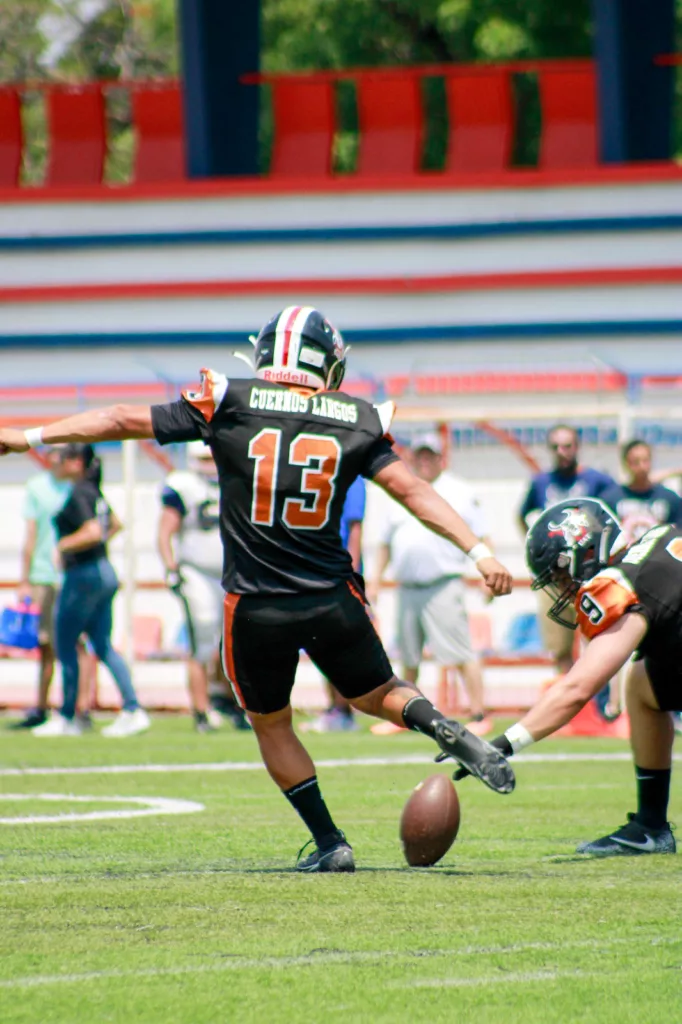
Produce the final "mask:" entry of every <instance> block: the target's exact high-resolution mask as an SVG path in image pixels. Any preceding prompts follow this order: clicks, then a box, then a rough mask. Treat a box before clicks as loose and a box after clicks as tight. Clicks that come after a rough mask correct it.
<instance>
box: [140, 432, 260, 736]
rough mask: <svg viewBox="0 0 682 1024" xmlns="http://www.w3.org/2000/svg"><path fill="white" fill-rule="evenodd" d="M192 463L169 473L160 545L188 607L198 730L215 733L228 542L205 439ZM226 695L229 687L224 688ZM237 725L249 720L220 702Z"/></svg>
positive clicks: (172, 585) (191, 449)
mask: <svg viewBox="0 0 682 1024" xmlns="http://www.w3.org/2000/svg"><path fill="white" fill-rule="evenodd" d="M187 454H188V468H187V470H185V471H176V472H173V473H171V474H170V476H168V477H167V479H166V481H165V484H164V487H163V491H162V493H161V505H162V509H161V518H160V520H159V527H158V537H157V543H158V549H159V554H160V555H161V560H162V561H163V564H164V568H165V570H166V583H167V585H168V587H169V589H170V590H172V591H173V593H174V594H176V595H177V596H178V597H179V599H180V601H181V603H182V607H183V611H184V614H185V621H186V625H187V634H188V640H189V645H190V657H189V661H188V689H189V694H190V700H191V703H192V713H193V715H194V721H195V725H196V729H197V731H198V732H202V733H205V732H211V731H213V728H214V727H215V725H217V724H218V722H219V721H220V717H219V716H218V715H216V714H215V713H213V714H212V713H211V709H210V703H209V685H210V684H209V673H214V672H215V671H217V670H218V662H219V659H218V658H217V657H216V655H217V651H218V645H219V642H220V632H221V628H222V621H223V599H224V594H223V589H222V586H221V582H220V580H221V577H222V572H223V545H222V542H221V540H220V530H219V519H218V515H219V497H220V495H219V488H218V471H217V470H216V465H215V462H214V461H213V455H212V454H211V449H210V448H209V447H208V446H207V445H205V444H204V442H203V441H192V442H191V443H190V444H188V445H187ZM220 689H221V695H222V692H223V691H224V687H221V688H220ZM221 707H222V709H223V710H224V711H225V714H227V715H229V717H230V718H232V720H233V722H234V724H235V726H236V727H237V728H240V729H245V728H248V727H249V726H248V722H247V721H246V718H245V716H244V714H243V712H242V711H241V709H240V708H238V707H237V705H236V704H234V702H232V701H230V700H228V699H225V700H222V701H221Z"/></svg>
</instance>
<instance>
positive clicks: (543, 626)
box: [519, 423, 616, 675]
mask: <svg viewBox="0 0 682 1024" xmlns="http://www.w3.org/2000/svg"><path fill="white" fill-rule="evenodd" d="M547 447H548V448H549V451H550V452H551V455H552V468H551V469H549V470H547V471H545V472H543V473H538V474H537V475H536V476H534V477H533V479H532V481H531V484H530V487H529V488H528V491H527V493H526V497H525V498H524V501H523V504H522V505H521V509H520V512H519V525H520V526H521V530H522V532H523V535H524V537H525V535H526V533H527V531H528V528H529V526H532V523H533V521H534V520H535V519H536V518H537V516H538V515H539V514H540V513H541V512H543V511H544V510H545V509H546V508H549V506H550V505H555V504H556V503H557V502H558V501H563V499H564V498H602V497H603V495H604V493H605V492H606V491H607V490H609V489H611V488H613V487H615V486H616V483H615V480H613V479H612V477H610V476H609V475H608V474H607V473H602V472H601V470H598V469H591V468H590V467H589V466H581V465H580V464H579V462H578V456H579V453H580V439H579V437H578V432H577V430H576V429H575V427H569V426H567V425H566V424H565V423H557V424H556V426H554V427H552V429H551V430H550V431H549V433H548V435H547ZM529 519H530V521H529ZM550 605H551V601H550V599H549V598H548V596H547V595H546V594H545V592H544V591H543V590H541V591H539V593H538V606H539V607H538V617H539V622H540V630H541V632H542V639H543V643H544V646H545V650H547V651H549V652H550V654H551V655H552V657H553V658H554V661H555V664H556V668H557V672H558V673H559V674H560V675H564V674H565V673H566V672H568V670H569V669H570V667H571V666H572V665H573V662H574V660H575V659H574V656H573V648H574V643H575V633H574V631H573V630H572V629H569V628H568V627H566V626H561V625H559V623H557V622H553V621H552V620H551V619H548V618H547V611H548V610H549V607H550Z"/></svg>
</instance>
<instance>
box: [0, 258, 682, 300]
mask: <svg viewBox="0 0 682 1024" xmlns="http://www.w3.org/2000/svg"><path fill="white" fill-rule="evenodd" d="M652 284H654V285H655V284H661V285H666V284H682V267H676V266H672V267H613V268H611V267H609V268H597V269H592V270H538V271H522V272H520V273H516V272H515V273H496V274H444V275H439V276H424V277H421V276H404V275H403V276H400V277H355V278H346V277H343V278H339V277H334V278H278V279H272V280H270V279H269V280H257V281H254V280H252V281H151V282H137V281H131V282H126V283H117V284H77V285H72V284H65V285H30V286H21V287H11V288H0V302H4V303H19V302H99V301H104V300H110V299H114V300H118V299H128V300H129V299H161V298H168V299H171V298H172V299H179V298H185V299H187V298H190V299H191V298H203V297H207V296H214V297H221V296H232V295H238V296H243V295H270V294H273V293H279V294H281V293H282V292H287V293H290V294H291V293H294V292H296V293H301V292H304V293H308V294H310V293H311V292H312V293H315V292H317V293H320V292H324V293H327V294H329V295H344V294H345V295H353V294H376V293H388V294H395V293H403V294H414V293H419V292H471V291H512V290H513V291H518V290H523V289H526V290H531V289H533V290H535V289H546V288H597V287H610V286H614V285H615V286H621V285H652Z"/></svg>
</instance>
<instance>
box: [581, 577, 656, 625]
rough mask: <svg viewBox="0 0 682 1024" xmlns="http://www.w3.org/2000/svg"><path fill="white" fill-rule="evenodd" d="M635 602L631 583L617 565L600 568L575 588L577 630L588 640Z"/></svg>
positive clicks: (616, 619)
mask: <svg viewBox="0 0 682 1024" xmlns="http://www.w3.org/2000/svg"><path fill="white" fill-rule="evenodd" d="M639 603H640V602H639V598H638V597H637V594H636V593H635V590H634V587H633V586H632V584H631V583H630V580H629V579H628V578H627V576H626V575H625V574H624V573H622V572H621V571H620V569H616V568H614V569H604V570H603V572H600V573H598V574H597V575H596V576H593V577H592V579H591V580H588V581H587V583H583V585H582V587H581V588H580V590H579V591H578V594H577V597H576V601H575V607H576V611H577V613H578V627H579V629H580V632H581V633H582V634H583V636H584V637H585V639H587V640H591V639H592V637H595V636H597V635H598V634H599V633H602V632H603V631H604V630H605V629H608V628H609V626H612V625H613V624H614V622H617V621H618V619H620V618H622V617H623V615H625V613H626V611H627V610H628V609H629V608H633V607H634V606H635V605H639Z"/></svg>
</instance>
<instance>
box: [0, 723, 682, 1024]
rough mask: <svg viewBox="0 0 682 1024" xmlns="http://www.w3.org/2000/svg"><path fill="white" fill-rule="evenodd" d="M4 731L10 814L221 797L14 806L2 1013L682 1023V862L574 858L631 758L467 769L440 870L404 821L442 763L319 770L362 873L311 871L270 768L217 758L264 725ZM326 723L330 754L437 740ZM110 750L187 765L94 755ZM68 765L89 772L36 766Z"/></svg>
mask: <svg viewBox="0 0 682 1024" xmlns="http://www.w3.org/2000/svg"><path fill="white" fill-rule="evenodd" d="M0 727H1V725H0ZM1 735H2V769H3V770H2V774H1V775H0V817H2V818H3V819H5V818H8V817H17V818H18V817H19V816H21V817H27V816H41V815H55V814H64V815H68V814H71V815H73V814H88V813H93V812H98V811H105V812H111V811H112V810H137V811H139V810H141V809H143V807H142V805H140V804H134V805H131V804H126V803H125V798H126V797H135V798H150V799H151V798H156V799H158V798H166V799H169V798H170V799H173V800H186V801H194V802H199V803H200V804H203V805H204V810H202V811H199V812H197V813H186V814H177V815H158V816H148V817H137V818H120V819H109V820H83V819H79V820H76V821H63V822H60V823H34V824H28V823H19V822H18V821H15V822H14V823H10V824H8V823H3V824H0V868H1V870H0V922H1V927H0V1021H2V1024H29V1022H30V1024H53V1022H54V1024H76V1022H77V1024H95V1022H100V1021H112V1022H117V1024H118V1022H121V1024H133V1022H145V1024H147V1022H148V1024H209V1022H210V1024H214V1022H216V1024H223V1022H231V1021H238V1022H242V1021H245V1022H251V1021H253V1022H280V1021H282V1022H292V1024H294V1022H301V1024H303V1022H306V1024H308V1022H314V1021H322V1020H325V1019H327V1018H333V1019H345V1020H349V1021H370V1022H374V1021H377V1022H386V1024H388V1022H402V1021H406V1022H409V1024H416V1022H421V1021H424V1022H451V1021H452V1022H458V1024H468V1022H469V1021H471V1022H476V1024H516V1022H519V1024H521V1022H523V1024H535V1022H540V1021H542V1022H543V1024H554V1022H556V1024H571V1022H574V1021H576V1022H577V1021H581V1022H590V1024H602V1022H614V1024H629V1022H637V1024H648V1022H654V1021H658V1020H666V1021H671V1022H675V1021H679V1020H682V872H681V867H680V865H681V864H682V861H680V860H678V858H677V857H641V858H629V857H628V858H618V859H610V860H606V861H602V862H593V861H587V862H586V861H585V860H584V859H582V858H578V857H576V856H574V854H573V851H574V848H575V845H576V843H578V842H579V841H580V840H583V839H586V838H588V839H589V838H594V837H595V836H597V835H599V834H602V833H603V832H604V831H606V830H608V829H610V828H613V827H615V826H617V825H618V824H620V823H622V821H623V820H624V817H625V813H626V812H627V811H628V810H633V809H634V798H633V794H634V789H633V784H632V768H631V765H630V764H629V763H628V762H627V761H602V762H599V761H594V760H583V761H571V760H569V761H564V762H559V763H557V762H537V763H532V762H529V763H524V764H519V765H518V768H517V778H518V784H517V789H516V792H515V793H514V794H513V795H512V796H511V797H498V796H495V795H494V794H492V793H490V792H488V791H487V790H485V789H484V788H483V787H482V786H481V785H480V784H477V783H475V782H474V781H473V780H471V779H468V780H464V781H463V782H461V783H460V784H459V786H458V791H459V794H460V800H461V804H462V827H461V830H460V834H459V837H458V839H457V841H456V843H455V845H454V846H453V848H452V849H451V851H450V853H449V854H448V855H447V857H446V858H445V860H444V861H443V862H442V863H441V865H439V866H438V867H435V868H431V869H426V870H424V869H422V870H418V869H417V870H413V869H408V868H406V867H405V865H404V862H403V860H402V854H401V849H400V845H399V842H398V838H397V830H398V820H399V816H400V812H401V809H402V806H403V803H404V802H405V800H406V799H407V797H408V795H409V793H410V791H411V789H412V787H413V786H414V785H416V783H417V782H418V781H419V780H420V779H422V778H425V777H426V776H427V775H429V774H431V773H432V772H433V771H436V770H442V768H436V766H434V765H431V766H429V764H427V763H426V762H425V763H422V764H419V763H411V764H409V763H408V764H402V765H401V764H392V765H384V766H377V765H373V766H372V765H361V764H353V765H347V766H333V765H329V766H327V767H320V772H319V774H320V779H321V783H322V789H323V792H324V794H325V796H326V798H327V800H328V802H329V804H330V806H331V808H332V811H333V813H334V814H335V816H336V818H337V821H338V823H339V824H340V825H341V826H342V827H343V828H344V829H345V830H346V832H347V834H348V837H349V839H350V841H351V842H352V844H353V846H354V849H355V853H356V860H357V863H358V871H357V873H356V874H355V875H342V876H298V875H296V874H294V873H293V871H292V865H293V863H294V861H295V857H296V853H297V851H298V848H299V846H301V845H302V844H303V842H304V841H305V839H306V834H305V831H304V828H303V826H302V825H301V823H300V822H299V821H298V819H297V818H296V816H295V815H294V813H293V811H292V810H291V809H290V808H289V806H288V805H287V803H286V802H285V801H284V800H283V798H282V797H281V796H280V795H279V794H278V793H277V791H276V790H275V788H274V786H273V785H272V783H271V782H270V781H269V779H268V778H267V777H266V775H265V772H264V771H263V770H261V769H258V770H244V769H241V770H237V771H226V770H217V769H216V765H218V764H220V763H224V762H227V761H231V762H255V761H257V760H258V758H257V752H256V747H255V741H254V740H253V737H252V736H250V735H245V734H243V733H234V732H232V731H229V728H227V727H226V729H225V730H223V731H222V732H221V733H219V734H216V735H212V736H197V735H195V734H194V733H193V732H192V731H191V727H190V723H189V721H188V720H187V719H185V718H169V719H157V720H156V721H155V723H154V727H153V730H152V731H151V732H150V733H148V734H147V735H145V736H141V737H135V738H133V739H128V740H105V739H102V738H100V737H99V736H97V735H88V736H85V737H83V738H80V739H55V740H38V739H36V738H35V737H33V736H30V735H28V736H27V735H21V734H17V733H10V732H6V731H4V730H3V731H2V733H1ZM306 742H307V743H308V745H309V747H310V749H311V752H312V753H313V756H314V757H316V758H318V759H319V760H323V759H326V760H333V759H355V760H358V759H362V758H394V759H400V758H409V757H412V758H413V759H415V758H417V757H418V756H419V755H423V756H426V755H428V754H429V753H430V752H431V751H432V745H431V744H430V743H429V741H428V740H426V739H425V738H423V737H420V736H417V735H413V734H409V735H408V734H401V735H399V736H393V737H374V736H371V735H370V734H369V733H368V732H366V731H364V730H363V731H362V732H361V733H358V734H352V735H347V734H344V735H338V734H336V735H328V736H315V737H307V738H306ZM677 744H678V753H679V752H680V750H679V748H680V746H681V745H680V741H679V740H678V741H677ZM534 750H535V751H536V752H537V754H538V755H539V754H557V753H560V752H561V753H570V754H581V755H585V754H590V753H593V752H610V753H615V752H625V751H626V746H625V744H623V743H619V742H617V741H601V742H598V741H591V740H573V741H566V740H565V741H556V740H555V741H546V742H545V743H544V744H542V745H541V746H538V747H537V748H534ZM200 763H202V764H212V765H213V766H214V767H213V769H209V768H204V769H198V768H197V765H198V764H200ZM106 765H108V766H116V765H119V766H126V765H128V766H130V765H149V766H167V768H166V770H163V769H161V770H158V769H155V770H153V771H122V772H120V773H109V774H105V773H102V772H99V773H97V772H92V773H91V772H89V771H88V770H87V769H89V768H92V767H102V766H106ZM182 766H186V767H184V768H183V767H182ZM190 766H192V767H191V768H190ZM55 767H57V768H62V769H67V768H71V769H73V768H80V769H82V770H81V771H79V772H73V771H72V772H70V773H69V772H67V771H63V772H59V771H56V772H50V773H49V774H44V773H43V774H39V773H37V772H36V771H35V769H41V768H55ZM10 769H14V771H10ZM31 769H34V771H33V772H31ZM45 794H54V795H55V799H53V800H50V801H46V800H45V799H43V797H44V795H45ZM11 795H15V796H20V797H24V796H28V797H31V799H26V800H23V799H22V800H12V799H8V797H10V796H11ZM70 795H71V796H79V797H85V798H86V799H85V800H81V801H68V800H66V799H61V798H62V797H66V796H70ZM39 797H40V799H38V798H39ZM104 797H106V798H112V797H116V798H120V800H121V802H120V803H112V802H111V800H110V799H109V800H107V801H104V800H103V799H102V798H104ZM676 817H677V819H678V820H682V787H681V786H679V785H678V786H677V788H676V789H675V788H674V790H673V800H672V807H671V818H672V820H673V821H674V820H675V818H676Z"/></svg>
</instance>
